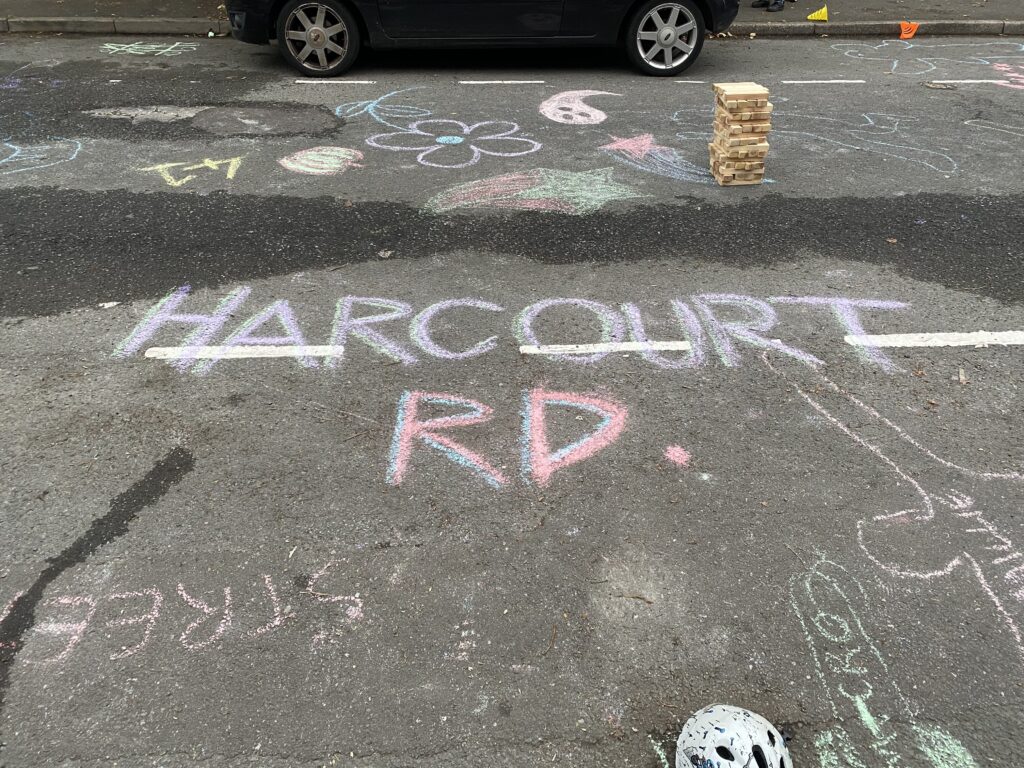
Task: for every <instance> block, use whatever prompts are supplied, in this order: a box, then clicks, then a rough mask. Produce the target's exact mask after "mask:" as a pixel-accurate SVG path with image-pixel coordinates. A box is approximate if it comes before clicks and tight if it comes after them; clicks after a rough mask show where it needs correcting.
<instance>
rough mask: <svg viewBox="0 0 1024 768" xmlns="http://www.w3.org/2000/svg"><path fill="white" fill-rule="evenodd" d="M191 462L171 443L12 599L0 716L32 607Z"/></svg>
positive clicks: (2, 646)
mask: <svg viewBox="0 0 1024 768" xmlns="http://www.w3.org/2000/svg"><path fill="white" fill-rule="evenodd" d="M194 463H195V462H194V459H193V456H192V454H191V452H189V451H188V450H186V449H185V448H181V447H177V448H174V449H173V450H172V451H171V452H170V453H168V454H167V455H166V456H165V457H164V458H163V459H161V460H160V461H158V462H157V463H156V464H155V465H154V466H153V468H152V469H151V470H150V471H149V472H147V473H146V476H145V477H143V478H142V479H141V480H139V481H138V482H137V483H135V484H134V485H132V487H131V488H129V489H128V490H127V491H125V492H124V493H122V494H120V495H119V496H116V497H115V498H114V499H113V500H111V502H110V511H109V512H107V514H105V515H103V517H99V518H97V519H95V520H93V522H92V525H90V526H89V530H87V531H86V532H85V533H83V534H82V535H81V536H79V537H78V538H77V539H75V541H74V542H72V543H71V545H70V546H68V547H67V549H65V550H64V551H63V552H61V553H60V554H59V555H57V556H56V557H53V558H50V559H49V560H48V561H47V562H48V563H49V565H47V567H46V568H45V569H44V570H43V572H42V573H40V574H39V576H38V577H37V578H36V580H35V581H34V582H33V583H32V586H31V587H29V588H28V589H27V590H25V591H24V592H22V593H21V594H19V595H18V596H17V597H16V598H15V599H14V602H13V604H12V605H11V606H10V610H9V611H8V613H7V615H6V616H4V618H3V620H2V621H0V716H2V715H3V706H4V698H5V696H6V694H7V688H8V686H9V685H10V675H11V668H12V667H13V665H14V660H15V658H16V657H17V655H18V652H19V651H20V650H21V648H22V647H23V644H22V640H23V638H24V637H25V635H26V634H27V633H28V632H29V630H31V629H32V627H33V625H34V624H35V620H36V616H35V612H36V608H37V607H38V606H39V603H40V602H41V601H42V599H43V594H44V593H45V591H46V589H47V587H49V586H50V584H52V583H53V582H54V581H55V580H56V579H57V578H58V577H59V576H60V575H61V574H62V573H64V572H65V571H67V570H68V569H69V568H72V567H74V566H76V565H79V564H81V563H83V562H85V560H86V559H87V558H88V557H89V556H90V555H92V554H93V553H94V552H96V550H98V549H99V548H100V547H102V546H104V545H106V544H109V543H110V542H112V541H114V540H115V539H118V538H120V537H121V536H123V535H124V534H126V533H127V532H128V527H129V525H130V524H131V522H132V521H133V520H135V518H136V517H137V516H138V514H139V512H141V511H142V510H143V509H145V508H146V507H148V506H150V505H151V504H153V503H155V502H156V501H157V500H159V499H160V497H162V496H163V495H164V494H165V493H167V491H168V490H170V488H171V486H172V485H174V484H176V483H178V482H180V481H181V480H182V478H184V477H185V475H187V474H188V473H189V472H191V471H192V467H193V466H194Z"/></svg>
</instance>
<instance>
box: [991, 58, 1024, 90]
mask: <svg viewBox="0 0 1024 768" xmlns="http://www.w3.org/2000/svg"><path fill="white" fill-rule="evenodd" d="M992 69H994V70H996V71H997V72H999V73H1000V74H1001V75H1002V76H1003V77H1004V78H1005V80H1004V82H1001V83H997V85H1001V86H1003V87H1004V88H1015V89H1017V90H1018V91H1020V90H1024V65H1021V64H1015V65H1014V64H993V65H992Z"/></svg>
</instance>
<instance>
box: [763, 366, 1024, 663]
mask: <svg viewBox="0 0 1024 768" xmlns="http://www.w3.org/2000/svg"><path fill="white" fill-rule="evenodd" d="M764 361H765V364H766V365H767V366H768V368H769V370H771V371H772V372H773V373H775V374H776V375H778V376H780V377H781V378H782V379H783V380H784V381H786V382H787V383H788V384H789V385H790V386H791V387H792V388H793V389H794V390H795V391H796V393H797V394H798V395H799V396H800V397H801V398H802V399H803V400H804V402H806V403H807V405H809V406H810V407H811V409H812V410H813V411H814V412H815V413H817V414H818V415H819V416H820V417H822V418H823V419H824V420H825V421H826V422H827V423H828V424H830V425H831V426H832V427H834V428H835V429H837V430H838V431H839V432H841V433H842V434H843V435H845V436H846V437H847V438H848V439H849V440H850V441H852V443H853V444H855V445H857V446H859V447H860V448H862V449H864V450H865V451H867V452H868V453H870V454H871V455H872V456H873V457H874V459H875V461H876V462H877V463H878V466H879V468H884V470H885V472H886V473H887V474H888V475H890V476H891V478H892V481H893V488H894V494H893V501H892V505H893V508H888V509H874V510H866V511H867V512H868V514H867V515H866V516H865V517H864V518H862V519H861V520H859V521H858V522H857V525H856V538H857V543H858V546H859V547H860V550H861V551H862V553H863V554H864V555H865V556H866V557H867V559H868V560H869V561H870V562H872V563H873V564H874V565H876V566H877V567H878V568H880V569H881V570H882V571H884V572H885V573H886V574H888V575H889V576H891V577H894V578H897V579H908V580H913V581H919V582H928V581H932V580H934V579H942V578H944V577H948V576H951V575H952V574H954V573H966V574H968V575H970V576H971V577H973V578H974V580H975V581H976V582H977V584H978V587H979V589H980V592H979V594H978V600H979V601H983V602H987V603H988V604H989V605H990V606H991V609H992V611H993V612H994V615H995V618H996V620H997V621H998V623H999V624H1000V625H1001V626H1002V627H1003V629H1004V631H1005V637H1006V638H1007V639H1008V640H1009V641H1010V642H1012V643H1013V644H1014V645H1015V646H1016V649H1017V654H1018V656H1019V659H1020V662H1021V663H1022V664H1024V637H1022V631H1024V552H1022V551H1021V548H1020V547H1019V545H1018V543H1015V542H1014V541H1013V540H1012V538H1011V537H1010V535H1008V533H1007V531H1006V530H1002V529H1001V528H1000V527H999V526H998V525H997V524H996V523H995V522H993V517H994V515H993V514H992V513H991V512H988V511H986V510H985V509H982V508H981V507H979V506H978V505H977V504H976V503H975V500H974V498H973V497H972V496H971V495H970V494H968V493H966V492H964V490H963V489H964V488H965V487H967V488H970V489H972V491H976V492H985V491H986V490H987V489H986V488H985V486H987V485H990V484H992V483H993V482H1000V483H1004V484H1007V483H1008V484H1010V485H1011V486H1012V488H1011V491H1012V492H1016V493H1019V490H1020V483H1021V481H1024V474H1021V473H1019V472H1014V471H986V470H978V469H969V468H967V467H963V466H961V465H959V464H956V463H954V462H952V461H949V460H948V459H945V458H943V457H942V456H940V455H938V454H937V453H935V452H933V451H932V450H930V449H929V448H927V447H926V446H924V445H922V444H921V443H920V442H918V441H917V440H915V439H914V438H913V437H912V436H911V435H910V434H909V433H908V432H907V431H906V430H905V429H903V428H902V427H900V426H899V425H898V424H896V423H895V422H893V421H892V420H891V419H889V418H888V417H886V416H884V415H883V414H882V413H880V412H879V411H877V410H876V409H875V408H873V407H872V406H870V405H869V404H867V403H865V402H864V401H863V400H861V399H859V398H857V397H856V396H855V395H853V394H851V393H850V392H848V391H847V390H845V389H844V388H842V387H840V386H839V385H838V384H836V383H835V382H833V381H832V380H830V379H829V378H827V377H826V376H825V375H824V374H823V373H821V371H820V370H817V369H814V368H811V367H809V366H806V365H804V364H802V363H798V362H795V361H793V362H791V361H786V360H782V359H778V358H776V359H771V360H769V359H768V358H767V357H765V358H764ZM957 486H959V488H958V487H957ZM993 491H994V492H992V493H987V494H986V495H987V497H990V498H999V499H1004V498H1005V494H1004V491H1005V488H996V489H993ZM908 501H909V502H911V503H910V504H907V503H906V502H908ZM1004 503H1005V502H1004ZM947 599H950V600H951V601H952V604H951V605H950V609H951V615H952V616H956V615H958V614H959V613H960V612H961V611H962V610H963V606H962V605H961V604H960V598H947Z"/></svg>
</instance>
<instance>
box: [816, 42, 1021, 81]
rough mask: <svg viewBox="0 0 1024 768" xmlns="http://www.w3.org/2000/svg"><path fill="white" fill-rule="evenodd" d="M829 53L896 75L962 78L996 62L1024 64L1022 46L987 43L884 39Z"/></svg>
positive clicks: (836, 47) (844, 45)
mask: <svg viewBox="0 0 1024 768" xmlns="http://www.w3.org/2000/svg"><path fill="white" fill-rule="evenodd" d="M832 50H834V51H838V52H840V53H842V54H843V55H844V56H847V57H849V58H851V59H858V60H860V61H878V62H882V63H884V64H885V66H886V69H887V70H888V71H889V72H892V73H894V74H897V75H926V74H929V73H932V72H938V71H950V72H956V73H959V76H960V77H969V76H970V75H964V74H963V70H964V67H970V66H973V65H977V66H985V65H992V64H999V63H1010V64H1012V63H1014V62H1020V63H1024V43H1018V42H1013V41H1005V42H1004V41H1001V40H1000V41H993V42H988V43H967V42H957V43H932V42H928V43H922V42H916V41H912V40H886V41H884V42H882V43H879V44H877V45H875V44H873V43H835V44H834V45H833V46H832Z"/></svg>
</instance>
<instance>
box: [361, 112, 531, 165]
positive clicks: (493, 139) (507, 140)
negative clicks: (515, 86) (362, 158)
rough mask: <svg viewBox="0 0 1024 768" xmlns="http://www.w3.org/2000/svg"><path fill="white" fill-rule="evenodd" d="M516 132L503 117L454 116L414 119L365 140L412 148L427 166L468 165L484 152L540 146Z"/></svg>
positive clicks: (503, 153)
mask: <svg viewBox="0 0 1024 768" xmlns="http://www.w3.org/2000/svg"><path fill="white" fill-rule="evenodd" d="M518 133H519V126H518V125H517V124H516V123H513V122H510V121H504V120H485V121H484V122H481V123H474V124H473V125H469V124H467V123H463V122H460V121H458V120H418V121H416V122H414V123H410V124H409V126H408V127H407V128H405V129H403V130H401V131H395V132H393V133H380V134H377V135H376V136H371V137H370V138H368V139H367V140H366V143H367V144H369V145H370V146H371V147H377V148H378V149H389V150H391V151H393V152H416V153H417V154H416V162H418V163H419V164H420V165H427V166H430V167H431V168H468V167H469V166H471V165H476V163H477V162H479V160H480V158H481V157H482V156H484V155H489V156H492V157H519V156H520V155H529V154H531V153H533V152H536V151H537V150H539V149H540V148H541V143H540V142H539V141H533V140H532V139H527V138H524V137H522V136H517V135H516V134H518Z"/></svg>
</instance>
